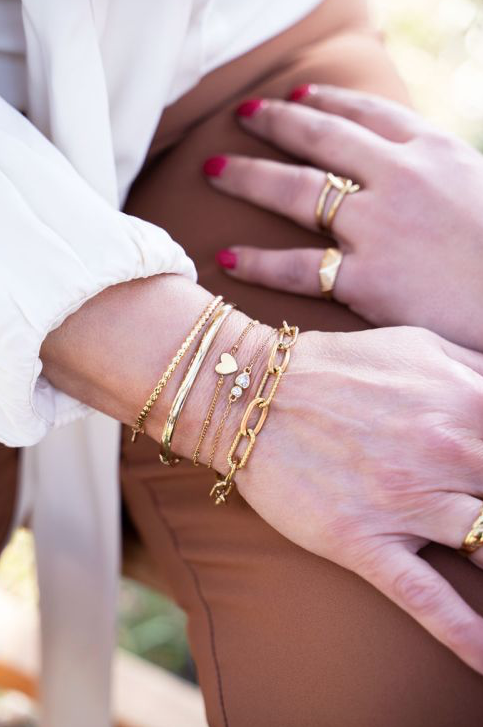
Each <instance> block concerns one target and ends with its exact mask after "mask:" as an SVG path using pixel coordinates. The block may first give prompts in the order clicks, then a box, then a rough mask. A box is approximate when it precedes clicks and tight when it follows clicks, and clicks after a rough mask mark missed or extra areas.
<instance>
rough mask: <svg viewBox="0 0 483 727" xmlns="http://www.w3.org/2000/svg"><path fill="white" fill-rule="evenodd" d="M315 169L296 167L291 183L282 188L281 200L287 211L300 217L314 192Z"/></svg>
mask: <svg viewBox="0 0 483 727" xmlns="http://www.w3.org/2000/svg"><path fill="white" fill-rule="evenodd" d="M314 181H315V180H314V171H313V170H312V169H310V168H309V167H295V168H294V170H293V175H292V178H291V180H290V183H289V184H286V185H284V186H283V189H281V190H280V197H279V198H280V201H281V203H282V206H283V209H284V210H285V213H286V214H288V215H290V216H292V217H297V218H299V217H300V215H301V211H302V210H303V209H304V208H305V205H306V201H307V199H311V198H312V196H313V192H314Z"/></svg>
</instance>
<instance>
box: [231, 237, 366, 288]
mask: <svg viewBox="0 0 483 727" xmlns="http://www.w3.org/2000/svg"><path fill="white" fill-rule="evenodd" d="M323 253H324V251H323V250H322V249H320V250H317V249H309V248H307V249H298V248H297V249H293V250H263V249H261V248H257V247H231V248H230V249H229V250H222V251H221V252H220V253H219V254H218V256H217V259H218V262H219V263H220V265H221V266H222V267H224V268H225V269H226V272H227V273H229V275H230V276H231V277H234V278H237V279H238V280H243V281H246V282H248V283H252V284H256V285H263V286H264V287H265V288H272V289H274V290H283V291H284V292H287V293H298V294H299V295H307V296H311V297H320V296H321V292H320V277H319V269H320V263H321V261H322V255H323ZM354 265H355V256H354V255H352V254H346V255H344V257H343V260H342V263H341V266H340V268H339V273H338V275H337V278H336V281H335V287H334V290H333V295H334V298H336V299H337V293H338V286H339V281H340V279H341V278H342V276H343V275H344V276H345V277H349V278H350V277H351V276H352V277H353V276H354V273H353V272H352V268H353V267H354Z"/></svg>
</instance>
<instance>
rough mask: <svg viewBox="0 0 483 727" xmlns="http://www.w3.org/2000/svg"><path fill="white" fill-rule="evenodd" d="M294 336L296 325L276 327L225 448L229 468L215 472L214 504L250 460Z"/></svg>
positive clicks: (295, 339)
mask: <svg viewBox="0 0 483 727" xmlns="http://www.w3.org/2000/svg"><path fill="white" fill-rule="evenodd" d="M298 335H299V329H298V328H297V326H289V325H288V324H287V322H286V321H284V322H283V326H282V327H281V328H280V329H279V337H278V340H277V341H276V342H275V343H274V345H273V347H272V350H271V352H270V357H269V360H268V365H267V370H266V371H265V374H264V375H263V378H262V380H261V382H260V385H259V387H258V389H257V393H256V394H255V397H254V398H253V399H252V401H251V402H250V403H249V404H248V406H247V408H246V409H245V413H244V415H243V417H242V420H241V424H240V427H239V429H238V432H237V434H236V435H235V438H234V440H233V442H232V444H231V447H230V449H229V451H228V456H227V462H228V466H229V468H230V469H229V471H228V474H226V475H225V477H222V475H218V480H217V481H216V483H215V484H214V486H213V487H212V489H211V491H210V497H214V498H215V505H220V504H221V503H226V501H227V497H228V496H229V494H230V492H231V491H232V490H233V488H234V487H235V485H236V483H235V479H234V478H235V473H236V472H237V471H238V470H241V469H243V467H246V465H247V463H248V460H249V459H250V455H251V453H252V452H253V448H254V446H255V443H256V439H257V436H258V435H259V434H260V432H261V430H262V429H263V426H264V424H265V422H266V419H267V416H268V411H269V408H270V404H271V403H272V401H273V398H274V396H275V393H276V391H277V389H278V386H279V384H280V381H281V379H282V376H283V374H284V373H285V371H286V369H287V366H288V365H289V362H290V356H291V350H292V348H293V346H295V344H296V343H297V339H298ZM286 337H287V338H288V340H285V338H286ZM278 352H283V359H282V361H281V363H279V364H277V363H275V359H276V356H277V353H278ZM272 376H273V377H274V381H273V384H272V387H271V389H270V392H269V394H268V395H264V391H265V388H266V386H267V383H268V381H269V379H270V377H272ZM255 409H259V410H260V415H259V419H258V421H257V423H256V424H255V425H254V426H251V427H249V426H248V423H249V420H250V417H251V415H252V413H253V411H254V410H255ZM243 438H245V439H247V440H248V443H247V445H246V448H245V451H244V452H243V454H242V456H241V457H240V456H236V455H237V450H238V447H239V445H240V442H241V440H242V439H243Z"/></svg>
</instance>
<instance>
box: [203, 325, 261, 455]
mask: <svg viewBox="0 0 483 727" xmlns="http://www.w3.org/2000/svg"><path fill="white" fill-rule="evenodd" d="M259 323H260V321H250V323H249V324H248V325H247V326H245V328H244V329H243V331H242V332H241V334H240V336H239V337H238V340H237V341H236V343H235V344H234V345H233V346H232V347H231V349H230V353H222V354H221V356H220V363H218V364H217V365H216V366H215V372H216V373H217V374H218V381H217V382H216V386H215V391H214V393H213V397H212V399H211V402H210V405H209V407H208V411H207V413H206V416H205V418H204V421H203V425H202V427H201V432H200V436H199V437H198V441H197V443H196V447H195V451H194V452H193V464H194V465H195V466H196V467H198V465H199V461H198V460H199V456H200V452H201V447H202V444H203V442H204V440H205V437H206V434H207V432H208V429H209V427H210V424H211V421H212V419H213V414H214V413H215V408H216V403H217V401H218V397H219V395H220V391H221V389H222V386H223V383H224V381H225V376H227V375H228V374H234V373H236V372H237V371H238V364H237V362H236V359H235V354H236V353H237V352H238V350H239V349H240V346H241V344H242V343H243V341H244V339H245V338H246V336H247V335H248V333H249V332H250V331H251V330H252V328H254V327H255V326H257V325H258V324H259ZM239 378H240V377H237V379H239Z"/></svg>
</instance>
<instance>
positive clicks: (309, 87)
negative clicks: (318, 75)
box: [288, 83, 314, 101]
mask: <svg viewBox="0 0 483 727" xmlns="http://www.w3.org/2000/svg"><path fill="white" fill-rule="evenodd" d="M313 92H314V84H313V83H304V84H303V85H302V86H297V88H294V89H293V91H292V92H291V93H290V95H289V96H288V100H289V101H300V99H302V98H304V97H305V96H308V95H309V94H311V93H313Z"/></svg>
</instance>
